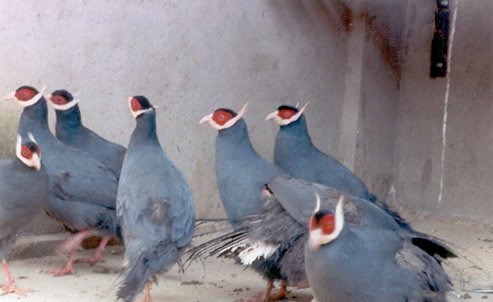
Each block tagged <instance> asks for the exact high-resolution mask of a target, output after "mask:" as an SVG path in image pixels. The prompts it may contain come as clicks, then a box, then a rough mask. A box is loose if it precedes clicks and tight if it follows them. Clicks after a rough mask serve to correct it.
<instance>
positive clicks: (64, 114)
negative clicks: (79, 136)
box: [56, 105, 82, 132]
mask: <svg viewBox="0 0 493 302" xmlns="http://www.w3.org/2000/svg"><path fill="white" fill-rule="evenodd" d="M81 126H82V119H81V115H80V110H79V105H75V106H74V107H72V108H70V109H67V110H56V130H57V132H58V131H61V130H64V131H70V130H73V129H79V128H80V127H81Z"/></svg>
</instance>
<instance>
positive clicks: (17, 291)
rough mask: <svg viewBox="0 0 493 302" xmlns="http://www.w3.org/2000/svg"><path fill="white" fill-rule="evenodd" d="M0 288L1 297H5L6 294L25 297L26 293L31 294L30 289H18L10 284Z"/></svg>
mask: <svg viewBox="0 0 493 302" xmlns="http://www.w3.org/2000/svg"><path fill="white" fill-rule="evenodd" d="M0 288H1V289H2V292H3V293H2V295H7V294H17V295H21V296H25V295H26V293H28V292H32V291H33V290H32V289H28V288H18V287H17V286H16V285H15V284H14V283H12V284H7V285H0Z"/></svg>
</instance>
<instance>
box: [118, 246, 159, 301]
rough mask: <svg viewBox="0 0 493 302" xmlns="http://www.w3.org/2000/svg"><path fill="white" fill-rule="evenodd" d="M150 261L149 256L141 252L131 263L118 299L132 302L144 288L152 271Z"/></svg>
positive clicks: (119, 290)
mask: <svg viewBox="0 0 493 302" xmlns="http://www.w3.org/2000/svg"><path fill="white" fill-rule="evenodd" d="M148 262H149V261H148V259H147V257H146V256H145V255H144V254H141V255H139V257H138V258H137V260H135V261H133V263H132V264H130V265H129V269H128V270H127V272H126V273H125V277H124V280H123V282H122V283H121V286H120V288H119V289H118V292H117V297H118V299H121V300H123V301H125V302H132V301H133V300H134V298H135V296H137V295H138V294H139V293H140V292H141V291H142V290H143V289H144V286H145V284H146V282H147V281H148V280H149V276H150V272H151V270H150V268H149V265H148Z"/></svg>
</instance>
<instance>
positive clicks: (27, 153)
mask: <svg viewBox="0 0 493 302" xmlns="http://www.w3.org/2000/svg"><path fill="white" fill-rule="evenodd" d="M21 155H22V157H24V158H25V159H31V158H32V157H33V152H32V151H31V149H29V147H27V146H22V147H21Z"/></svg>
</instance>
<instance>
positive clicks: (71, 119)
mask: <svg viewBox="0 0 493 302" xmlns="http://www.w3.org/2000/svg"><path fill="white" fill-rule="evenodd" d="M50 100H51V104H52V106H53V107H54V108H55V112H56V137H57V138H58V139H59V140H60V141H62V142H63V143H65V144H67V145H71V146H73V147H75V148H78V149H80V150H82V151H84V152H86V153H87V154H89V155H91V156H93V157H94V158H96V159H97V160H98V161H100V162H102V163H104V164H105V165H106V166H107V167H108V168H109V169H110V170H111V171H113V173H114V174H115V175H116V176H117V177H119V176H120V171H121V169H122V163H123V157H124V156H125V151H126V149H125V147H123V146H121V145H119V144H116V143H113V142H110V141H108V140H106V139H104V138H102V137H101V136H99V135H98V134H96V133H95V132H94V131H92V130H91V129H88V128H86V127H85V126H84V125H83V124H82V119H81V113H80V109H79V105H78V104H77V101H76V100H74V98H73V96H72V94H70V93H69V92H68V91H67V90H55V91H53V92H52V93H51V98H50Z"/></svg>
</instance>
